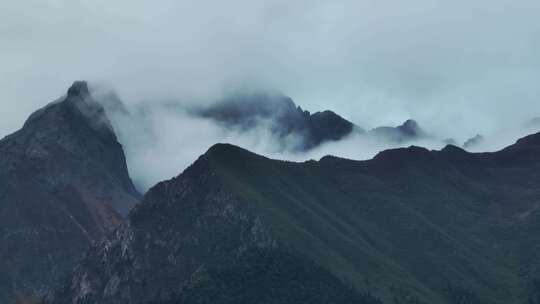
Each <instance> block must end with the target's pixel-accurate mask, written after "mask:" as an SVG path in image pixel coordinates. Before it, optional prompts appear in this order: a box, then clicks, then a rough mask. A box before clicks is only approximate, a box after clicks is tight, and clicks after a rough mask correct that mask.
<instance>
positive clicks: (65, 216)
mask: <svg viewBox="0 0 540 304" xmlns="http://www.w3.org/2000/svg"><path fill="white" fill-rule="evenodd" d="M139 197H140V195H139V194H138V193H137V191H136V190H135V188H134V186H133V184H132V183H131V180H130V178H129V176H128V171H127V167H126V162H125V157H124V152H123V150H122V146H121V145H120V144H119V143H118V141H117V139H116V136H115V134H114V131H113V129H112V127H111V124H110V123H109V121H108V119H107V116H106V113H105V111H104V110H103V108H102V107H101V105H100V104H99V103H98V102H96V101H95V100H93V98H92V96H91V94H90V92H89V90H88V86H87V84H86V82H83V81H77V82H75V83H74V84H73V85H72V86H71V87H70V88H69V90H68V92H67V95H66V96H65V97H62V98H60V99H59V100H57V101H55V102H52V103H51V104H49V105H47V106H45V107H44V108H42V109H40V110H38V111H36V112H35V113H33V114H32V115H31V116H30V117H29V118H28V120H27V121H26V123H25V124H24V126H23V128H22V129H20V130H19V131H17V132H15V133H13V134H11V135H9V136H7V137H5V138H4V139H2V140H1V141H0V302H1V303H14V302H16V301H28V299H32V298H33V297H38V296H40V295H42V294H44V293H45V292H46V291H47V289H48V288H49V287H50V286H51V285H52V284H53V282H55V281H56V280H58V279H59V278H60V277H61V276H62V275H63V274H64V273H65V272H66V271H67V270H70V269H71V268H72V267H73V266H74V265H75V262H76V261H77V260H78V259H80V257H81V256H82V254H83V252H84V251H85V250H86V249H87V248H88V247H89V245H90V244H91V243H92V242H93V241H95V240H98V239H100V238H101V237H102V236H103V235H104V234H105V233H108V232H110V231H112V230H113V229H115V228H116V227H117V226H118V225H119V224H120V223H121V222H122V221H123V218H122V215H125V214H127V212H128V210H130V209H131V208H132V207H133V206H134V205H135V204H136V203H137V201H138V200H139Z"/></svg>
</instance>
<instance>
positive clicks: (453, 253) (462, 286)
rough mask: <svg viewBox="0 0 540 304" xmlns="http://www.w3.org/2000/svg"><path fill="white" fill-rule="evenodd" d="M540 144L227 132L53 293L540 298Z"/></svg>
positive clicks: (78, 298) (107, 297)
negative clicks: (320, 148) (339, 147)
mask: <svg viewBox="0 0 540 304" xmlns="http://www.w3.org/2000/svg"><path fill="white" fill-rule="evenodd" d="M539 152H540V134H535V135H531V136H528V137H526V138H523V139H521V140H519V141H518V142H517V143H516V144H514V145H512V146H510V147H508V148H506V149H504V150H502V151H499V152H496V153H482V154H473V153H468V152H466V151H464V150H462V149H460V148H457V147H454V146H447V147H446V148H445V149H443V150H442V151H428V150H426V149H423V148H419V147H410V148H406V149H395V150H388V151H384V152H382V153H380V154H379V155H377V156H376V157H375V158H374V159H372V160H369V161H352V160H346V159H339V158H335V157H325V158H323V159H321V160H320V161H318V162H317V161H308V162H305V163H291V162H283V161H276V160H271V159H267V158H265V157H262V156H259V155H256V154H253V153H251V152H249V151H246V150H243V149H241V148H238V147H235V146H231V145H226V144H218V145H215V146H213V147H212V148H211V149H210V150H209V151H208V152H207V153H206V154H205V155H203V156H201V157H200V158H199V159H198V160H197V161H196V162H195V163H194V164H193V165H192V166H191V167H189V168H188V169H186V171H184V172H183V173H182V174H181V175H180V176H178V177H176V178H174V179H172V180H169V181H165V182H162V183H159V184H158V185H156V186H155V187H154V188H152V189H151V190H150V191H149V192H148V193H147V194H146V195H145V198H144V200H143V202H142V203H141V204H139V205H138V206H137V207H136V208H135V209H134V210H133V211H132V212H131V213H130V216H129V224H128V225H126V226H124V227H123V228H122V229H120V230H119V231H118V232H117V233H116V234H115V235H113V236H111V237H110V238H109V239H108V240H106V241H103V242H102V243H101V244H99V245H97V246H95V247H93V248H92V249H91V251H90V252H89V253H88V254H87V257H86V258H85V259H84V260H83V261H82V263H81V264H80V265H79V266H78V267H77V269H76V271H75V272H74V273H73V275H72V276H71V278H70V280H68V282H67V283H66V284H65V285H64V288H62V289H59V291H58V292H56V293H55V294H53V295H51V296H50V297H49V302H50V303H147V302H160V301H161V302H167V301H172V302H173V303H174V301H176V302H177V303H182V301H188V302H189V301H194V302H195V303H197V301H199V303H209V302H208V301H212V303H234V302H235V301H237V303H302V301H310V300H311V299H313V298H317V299H330V298H332V299H333V301H323V302H324V303H350V302H353V303H356V302H358V301H359V302H360V303H362V301H365V302H367V303H369V301H375V302H376V301H377V300H376V299H374V298H373V297H372V296H370V295H368V294H366V293H365V292H368V291H369V293H370V294H372V295H375V296H376V297H378V298H380V299H382V300H383V301H384V302H385V303H456V304H467V303H471V304H476V303H536V302H534V301H537V299H538V288H537V286H538V284H537V283H535V282H537V280H536V279H537V278H539V277H540V273H539V266H540V263H539V261H540V260H539V253H540V247H539V246H537V244H539V243H540V242H539V241H540V240H539V238H540V233H539V232H540V218H539V216H540V209H538V207H539V206H540V187H539V186H538V185H540V170H539V169H540V162H539V160H540V154H539ZM257 250H262V252H263V253H262V257H261V256H259V257H257V255H256V257H255V258H252V259H250V258H249V256H250V253H251V252H258V251H257ZM281 253H283V254H284V255H285V256H280V254H281ZM266 254H268V255H269V256H266ZM246 255H247V258H246ZM298 258H300V259H302V260H304V261H305V263H307V264H302V263H296V262H287V261H291V259H298ZM246 261H248V262H246ZM266 265H273V266H271V267H270V266H266ZM306 265H311V266H306ZM270 269H273V270H275V271H276V272H272V271H270ZM240 274H242V275H240ZM331 275H332V276H333V277H332V276H331ZM277 278H289V279H290V280H289V282H275V281H277ZM318 278H320V279H318ZM257 280H260V281H261V282H265V283H268V282H275V284H276V285H272V284H271V285H269V286H268V289H264V291H265V292H262V293H259V292H257V291H256V290H258V289H257V288H260V286H257V287H256V286H254V285H249V284H248V282H256V281H257ZM317 282H318V283H317ZM246 284H247V285H246ZM314 284H320V286H322V287H321V288H314V287H313V286H314ZM249 286H251V287H249ZM347 286H350V287H351V288H352V289H353V290H355V292H351V293H349V292H348V291H347V292H344V291H345V290H349V289H348V287H347ZM252 288H253V289H252ZM314 290H318V293H316V296H314V295H313V294H311V291H314ZM304 291H310V292H304ZM337 294H340V295H342V297H337V296H336V295H337ZM362 294H363V296H362ZM271 295H275V296H276V299H281V300H282V301H277V302H271V301H270V298H272V296H271ZM285 295H289V299H290V300H289V301H288V302H287V299H285ZM210 297H211V299H210ZM325 297H326V298H325ZM292 299H294V300H292ZM353 299H355V300H353ZM265 301H270V302H265ZM323 302H321V303H323ZM315 303H317V302H315Z"/></svg>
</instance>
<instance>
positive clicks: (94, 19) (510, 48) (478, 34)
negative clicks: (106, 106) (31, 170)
mask: <svg viewBox="0 0 540 304" xmlns="http://www.w3.org/2000/svg"><path fill="white" fill-rule="evenodd" d="M0 6H1V7H0V8H1V9H0V18H1V20H2V22H1V23H0V46H1V48H0V49H1V51H0V53H1V56H0V66H1V67H2V72H1V73H0V87H1V88H2V90H1V91H0V105H1V109H2V114H3V116H2V120H1V121H0V134H1V135H7V134H9V133H11V132H13V131H15V130H16V129H18V128H20V126H21V125H22V123H23V122H24V120H25V119H26V117H27V116H28V115H29V114H30V113H31V112H32V111H34V110H35V109H36V108H37V107H39V106H43V105H45V104H46V103H48V102H50V101H52V100H54V99H55V98H57V97H59V96H61V95H62V94H64V93H65V91H66V89H67V87H69V85H70V84H71V83H72V82H73V81H74V80H77V79H84V80H88V81H89V82H90V83H91V84H92V85H93V86H94V87H104V86H105V87H109V88H112V89H114V90H115V91H116V92H117V93H118V95H119V96H120V98H121V99H122V101H123V102H124V103H125V104H126V106H127V108H128V109H129V110H130V111H136V110H134V109H137V108H141V107H144V108H146V109H147V110H146V111H147V112H146V114H145V118H144V119H142V120H138V121H136V122H133V121H131V122H130V121H129V119H127V118H126V117H123V118H122V117H116V118H115V119H113V120H115V124H116V126H117V128H119V129H120V130H118V131H119V136H120V138H121V142H122V143H123V144H124V145H125V146H126V150H127V151H126V153H127V156H128V162H129V163H130V170H132V171H133V175H134V179H135V181H136V182H137V181H138V178H137V177H138V174H137V171H141V172H142V171H145V173H146V174H145V180H139V181H138V183H139V184H140V185H143V186H142V187H143V188H144V187H148V186H149V185H151V184H152V183H154V182H156V181H158V180H159V179H161V178H163V177H168V176H172V175H174V174H177V173H178V172H179V171H180V169H183V168H184V167H185V166H186V165H187V164H189V163H190V162H192V161H193V160H194V158H195V157H196V156H197V155H199V154H200V153H202V152H204V151H205V150H206V149H207V148H208V147H209V146H210V145H212V144H213V143H215V142H234V143H237V144H239V145H242V146H244V147H246V148H250V149H252V150H255V151H256V152H259V153H264V154H266V155H270V156H275V157H280V158H287V159H294V160H303V159H308V158H311V157H313V158H318V157H320V156H322V155H325V154H328V153H331V154H338V155H340V156H345V157H350V158H356V159H361V158H366V157H371V156H373V155H374V154H375V153H376V152H377V151H378V150H380V149H382V148H386V147H387V146H388V145H378V144H373V143H371V142H366V141H365V139H362V140H357V139H355V137H354V135H352V136H349V137H347V138H345V139H343V140H341V141H339V142H337V143H330V144H325V145H323V146H321V147H318V148H317V149H315V150H313V151H310V152H309V153H307V154H298V153H296V154H291V153H288V152H284V151H276V149H274V148H273V142H272V139H271V136H270V135H269V134H266V133H265V130H264V129H263V130H259V129H253V130H250V131H249V132H247V133H246V132H244V133H243V134H242V136H239V135H238V134H237V133H235V132H230V131H229V132H225V131H224V130H223V129H222V128H220V127H219V126H217V125H216V124H214V123H212V122H211V121H208V120H203V119H198V118H194V117H188V116H186V114H185V113H183V112H182V111H180V112H179V113H170V112H169V111H167V110H166V109H164V108H163V107H162V106H161V105H162V104H163V103H164V102H167V103H169V104H170V103H172V104H179V105H181V106H186V105H189V106H193V105H201V104H207V103H210V102H212V101H215V100H217V99H219V98H220V97H222V96H224V95H226V94H227V93H228V92H232V91H234V92H237V91H239V90H240V91H241V90H244V89H249V90H259V89H260V90H272V91H277V92H282V93H283V94H285V95H287V96H290V97H291V98H292V99H293V100H294V102H295V103H296V104H297V105H300V106H302V108H304V109H307V110H309V111H311V112H315V111H319V110H327V109H328V110H332V111H334V112H336V113H338V114H339V115H341V116H343V117H344V118H346V119H348V120H350V121H351V122H353V123H354V124H356V125H357V126H360V127H362V128H365V129H370V128H373V127H378V126H382V125H388V126H397V125H399V124H401V123H403V121H405V120H406V119H409V118H413V119H415V120H416V121H418V123H419V124H420V125H421V126H422V128H423V129H425V130H427V131H428V132H430V133H432V134H435V135H437V138H440V139H443V138H449V137H451V138H454V139H456V141H457V142H459V143H462V142H464V141H465V140H466V139H468V138H470V137H472V136H474V135H476V134H482V135H484V136H485V137H486V138H487V139H489V140H491V141H490V144H489V145H487V146H485V147H484V150H490V149H498V148H501V147H503V146H504V145H506V144H508V143H511V142H513V141H515V139H517V137H518V136H521V135H524V134H525V133H526V132H525V131H523V126H524V124H526V122H527V121H528V120H530V119H532V118H534V117H537V116H540V103H539V102H538V96H540V86H538V79H539V78H540V21H539V19H538V11H539V9H540V3H539V2H538V1H532V0H523V1H510V0H493V1H484V0H481V1H474V2H471V1H463V0H458V1H452V2H448V1H446V2H443V1H428V0H413V1H407V2H403V1H387V0H384V1H292V2H291V1H281V0H275V1H227V2H213V1H197V2H196V3H195V2H192V1H190V2H186V1H159V2H152V3H149V2H146V1H115V2H110V1H60V0H56V1H46V0H40V1H9V0H8V1H2V3H1V5H0ZM158 105H160V106H158ZM113 116H114V115H113ZM139 118H140V117H139ZM156 130H159V132H155V131H156ZM154 133H155V134H157V133H159V135H156V136H157V137H156V136H154V137H152V136H153V135H152V134H154ZM155 134H154V135H155ZM267 135H268V136H267ZM267 138H268V140H267ZM187 142H189V144H186V143H187ZM149 143H151V144H149ZM415 144H417V143H415ZM419 144H423V145H427V146H429V147H434V148H440V147H442V146H443V144H442V143H441V142H440V141H436V142H427V143H419ZM160 158H166V159H169V160H171V161H172V163H170V162H169V163H168V164H167V166H166V168H160V163H162V162H160ZM171 164H172V165H171ZM148 168H150V169H148Z"/></svg>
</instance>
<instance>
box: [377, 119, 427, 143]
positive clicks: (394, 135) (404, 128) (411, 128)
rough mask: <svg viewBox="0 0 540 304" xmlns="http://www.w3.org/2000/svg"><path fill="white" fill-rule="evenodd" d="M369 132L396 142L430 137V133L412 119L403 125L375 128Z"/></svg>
mask: <svg viewBox="0 0 540 304" xmlns="http://www.w3.org/2000/svg"><path fill="white" fill-rule="evenodd" d="M369 134H370V135H372V136H376V137H378V138H380V139H382V140H386V141H389V142H393V143H396V144H401V143H404V142H410V141H414V140H419V139H426V138H429V137H430V135H428V133H427V132H425V131H424V130H423V129H422V128H420V126H419V125H418V123H417V122H416V121H414V120H412V119H409V120H407V121H405V122H404V123H403V124H402V125H400V126H397V127H378V128H375V129H373V130H371V131H370V132H369Z"/></svg>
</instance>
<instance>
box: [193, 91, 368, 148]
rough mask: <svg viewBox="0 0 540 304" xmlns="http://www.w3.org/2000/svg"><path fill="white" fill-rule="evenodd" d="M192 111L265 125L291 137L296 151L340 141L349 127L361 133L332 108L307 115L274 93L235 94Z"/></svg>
mask: <svg viewBox="0 0 540 304" xmlns="http://www.w3.org/2000/svg"><path fill="white" fill-rule="evenodd" d="M194 113H196V114H198V115H200V116H202V117H206V118H211V119H213V120H215V121H217V122H219V123H222V124H224V125H226V126H227V127H236V128H240V129H244V130H246V129H250V128H255V127H260V126H262V127H264V128H269V129H270V131H271V132H272V133H273V134H275V135H276V136H278V137H279V138H284V137H287V136H295V137H296V138H297V140H298V143H297V145H296V147H295V149H296V150H299V151H306V150H309V149H312V148H314V147H316V146H318V145H320V144H321V143H324V142H327V141H336V140H340V139H342V138H343V137H345V136H347V135H349V134H350V133H351V132H352V131H353V130H355V131H356V132H363V130H362V129H361V128H359V127H357V126H355V125H354V124H353V123H351V122H350V121H348V120H346V119H344V118H343V117H341V116H339V115H337V114H336V113H334V112H332V111H323V112H316V113H313V114H311V113H310V112H308V111H304V110H302V108H300V107H299V106H297V105H296V104H295V103H294V102H293V101H292V99H291V98H289V97H286V96H283V95H277V94H265V93H257V94H237V95H234V96H230V97H228V98H226V99H224V100H221V101H219V102H217V103H215V104H213V105H210V106H208V107H204V108H199V109H196V110H195V111H194Z"/></svg>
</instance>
